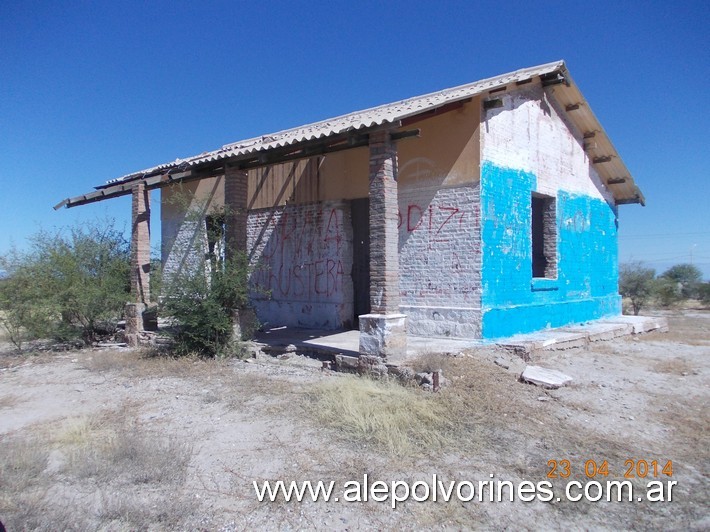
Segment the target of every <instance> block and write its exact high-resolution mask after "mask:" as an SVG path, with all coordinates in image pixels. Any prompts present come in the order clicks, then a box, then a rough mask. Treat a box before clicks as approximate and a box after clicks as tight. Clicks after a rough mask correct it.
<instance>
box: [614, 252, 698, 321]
mask: <svg viewBox="0 0 710 532" xmlns="http://www.w3.org/2000/svg"><path fill="white" fill-rule="evenodd" d="M619 293H620V294H621V295H622V296H623V297H624V298H626V299H628V301H629V303H630V305H631V311H632V312H633V313H634V315H638V313H639V312H640V311H641V309H642V308H643V307H645V306H648V305H649V304H650V303H654V304H656V305H658V306H661V307H666V308H668V307H672V306H674V305H677V304H678V303H680V302H681V301H684V300H688V299H697V300H699V301H700V302H702V303H703V304H706V305H707V304H710V282H703V281H702V272H701V271H700V270H699V269H698V267H697V266H694V265H693V264H676V265H675V266H672V267H671V268H668V269H667V270H666V271H665V272H663V273H662V274H661V275H659V276H656V270H654V269H653V268H649V267H647V266H645V265H644V264H643V263H642V262H639V261H633V262H627V263H624V264H621V266H620V267H619Z"/></svg>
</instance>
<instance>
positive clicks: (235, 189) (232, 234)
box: [224, 165, 256, 339]
mask: <svg viewBox="0 0 710 532" xmlns="http://www.w3.org/2000/svg"><path fill="white" fill-rule="evenodd" d="M247 186H248V174H247V171H246V170H241V169H239V168H238V167H236V166H230V165H226V166H225V168H224V207H225V211H226V220H225V235H224V240H225V256H226V259H227V260H231V259H233V258H234V256H235V254H237V253H239V252H241V253H246V252H247V212H248V210H247ZM254 323H256V316H255V314H254V311H253V310H252V309H248V308H247V309H245V308H235V309H232V333H233V334H234V337H235V338H241V339H246V337H245V333H246V332H247V329H249V328H250V327H251V326H252V325H253V324H254Z"/></svg>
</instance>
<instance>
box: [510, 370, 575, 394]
mask: <svg viewBox="0 0 710 532" xmlns="http://www.w3.org/2000/svg"><path fill="white" fill-rule="evenodd" d="M520 380H521V381H523V382H529V383H531V384H536V385H538V386H542V387H543V388H549V389H552V390H554V389H557V388H559V387H560V386H567V385H568V384H569V383H570V382H572V377H570V376H569V375H565V374H564V373H562V372H561V371H556V370H554V369H547V368H541V367H540V366H527V367H526V368H525V371H523V373H522V375H520Z"/></svg>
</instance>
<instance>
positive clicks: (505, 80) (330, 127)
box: [97, 61, 564, 188]
mask: <svg viewBox="0 0 710 532" xmlns="http://www.w3.org/2000/svg"><path fill="white" fill-rule="evenodd" d="M563 68H564V61H555V62H552V63H547V64H544V65H539V66H536V67H531V68H524V69H521V70H516V71H515V72H511V73H509V74H503V75H501V76H496V77H493V78H488V79H483V80H480V81H476V82H474V83H468V84H466V85H460V86H458V87H453V88H450V89H445V90H441V91H437V92H432V93H430V94H425V95H422V96H415V97H413V98H407V99H406V100H402V101H399V102H395V103H390V104H386V105H380V106H378V107H372V108H370V109H365V110H362V111H356V112H354V113H348V114H346V115H342V116H338V117H335V118H329V119H327V120H322V121H320V122H314V123H312V124H307V125H304V126H300V127H295V128H292V129H285V130H283V131H278V132H276V133H271V134H269V135H263V136H261V137H254V138H251V139H246V140H240V141H238V142H233V143H231V144H227V145H225V146H222V147H221V148H219V149H217V150H214V151H210V152H205V153H201V154H199V155H195V156H192V157H187V158H185V159H176V160H175V161H173V162H170V163H165V164H161V165H158V166H154V167H152V168H147V169H145V170H142V171H140V172H134V173H132V174H128V175H125V176H123V177H119V178H117V179H112V180H110V181H108V182H107V184H106V185H104V186H110V185H114V184H117V183H120V182H123V181H130V180H132V179H136V178H140V177H144V176H149V175H152V174H155V173H158V172H164V171H167V170H170V169H172V168H181V169H186V168H189V167H191V166H195V165H198V164H204V163H209V162H213V161H219V160H221V159H229V158H238V157H240V156H244V155H249V154H254V153H257V152H263V151H268V150H271V149H274V148H281V147H284V146H289V145H292V144H297V143H301V142H307V141H311V140H316V139H321V138H326V137H330V136H333V135H340V134H343V133H347V132H349V131H354V130H359V129H365V128H371V127H375V126H381V125H384V124H387V123H393V122H397V121H399V120H402V119H404V118H407V117H410V116H413V115H416V114H419V113H422V112H425V111H428V110H430V109H434V108H436V107H440V106H442V105H445V104H447V103H451V102H455V101H458V100H463V99H466V98H470V97H472V96H476V95H478V94H481V93H483V92H486V91H489V90H491V89H495V88H496V87H501V86H505V85H508V84H509V83H515V82H518V81H524V80H528V79H531V78H534V77H536V76H543V75H545V74H550V73H552V72H555V71H559V70H561V69H563ZM97 188H102V187H97Z"/></svg>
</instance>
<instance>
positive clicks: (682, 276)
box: [661, 264, 703, 299]
mask: <svg viewBox="0 0 710 532" xmlns="http://www.w3.org/2000/svg"><path fill="white" fill-rule="evenodd" d="M661 277H663V278H665V279H670V280H671V281H675V282H676V283H679V284H680V285H681V290H680V291H681V295H682V296H683V297H684V298H686V299H687V298H691V297H696V296H697V288H698V285H700V283H701V282H702V280H703V274H702V272H701V271H700V270H699V269H698V267H697V266H695V265H693V264H676V265H675V266H672V267H671V268H668V269H667V270H666V271H665V272H663V275H661Z"/></svg>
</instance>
